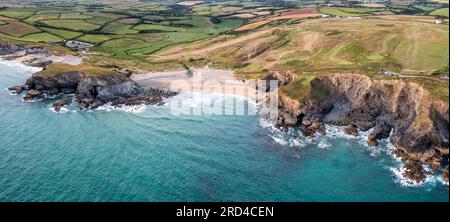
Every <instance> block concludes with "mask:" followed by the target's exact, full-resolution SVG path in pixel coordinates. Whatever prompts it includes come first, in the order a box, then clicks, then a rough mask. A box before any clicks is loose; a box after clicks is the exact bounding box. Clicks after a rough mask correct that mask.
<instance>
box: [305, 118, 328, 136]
mask: <svg viewBox="0 0 450 222" xmlns="http://www.w3.org/2000/svg"><path fill="white" fill-rule="evenodd" d="M300 131H301V132H302V134H303V135H304V136H306V137H311V136H314V135H315V134H316V133H319V134H321V135H325V134H326V130H325V125H324V124H323V123H322V122H318V121H314V120H306V119H305V120H303V121H302V127H301V128H300Z"/></svg>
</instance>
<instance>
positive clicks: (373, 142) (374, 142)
mask: <svg viewBox="0 0 450 222" xmlns="http://www.w3.org/2000/svg"><path fill="white" fill-rule="evenodd" d="M367 145H369V146H371V147H376V146H378V141H377V140H376V139H373V138H369V139H368V140H367Z"/></svg>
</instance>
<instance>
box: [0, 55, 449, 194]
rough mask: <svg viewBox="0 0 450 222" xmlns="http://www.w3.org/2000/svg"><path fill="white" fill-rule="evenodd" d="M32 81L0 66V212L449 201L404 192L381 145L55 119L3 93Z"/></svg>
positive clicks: (330, 131)
mask: <svg viewBox="0 0 450 222" xmlns="http://www.w3.org/2000/svg"><path fill="white" fill-rule="evenodd" d="M38 70H39V69H37V68H30V67H26V66H23V65H21V64H19V63H16V62H13V61H0V88H1V89H2V90H1V91H0V100H1V101H2V106H1V107H0V115H1V117H0V144H1V145H0V164H1V167H0V174H1V177H0V201H242V200H246V201H330V200H333V201H448V200H449V199H448V195H449V193H448V186H445V185H443V184H442V182H441V181H440V180H439V178H438V177H431V178H430V179H429V181H428V182H426V184H424V185H421V186H416V187H407V186H405V184H402V180H400V179H399V178H396V176H395V172H394V171H393V169H395V168H396V167H398V166H399V165H400V162H398V161H397V160H395V159H394V158H392V157H391V156H390V155H389V154H388V153H387V152H386V150H388V149H389V147H390V146H391V145H390V144H389V143H388V142H386V141H380V146H379V147H377V148H370V147H368V146H367V145H366V144H367V141H366V138H364V136H363V135H362V136H360V137H357V138H349V137H348V136H344V135H343V133H341V131H339V129H337V128H335V127H327V135H326V136H321V137H318V138H315V139H314V141H307V140H306V139H304V138H302V137H301V136H300V135H299V134H297V133H294V135H288V134H286V133H282V132H279V131H277V130H274V129H272V128H270V127H263V126H261V123H260V119H259V117H258V116H174V115H172V114H171V113H170V110H169V108H168V106H148V107H145V108H142V109H139V110H133V112H127V111H126V110H115V111H110V110H99V111H80V110H79V109H77V107H69V109H68V112H65V113H55V112H52V111H51V110H50V107H51V105H52V102H53V101H51V100H49V101H43V102H23V101H22V100H21V97H20V96H18V95H11V94H10V93H9V92H8V90H6V89H7V88H8V87H10V86H12V85H17V84H22V83H23V82H25V80H26V79H27V78H28V77H29V76H30V75H31V74H32V73H33V72H36V71H38ZM180 99H182V100H183V99H186V95H179V96H175V97H174V98H171V99H169V100H167V101H166V102H167V103H168V104H170V103H171V102H176V101H178V100H180ZM128 111H129V110H128ZM375 175H376V176H375Z"/></svg>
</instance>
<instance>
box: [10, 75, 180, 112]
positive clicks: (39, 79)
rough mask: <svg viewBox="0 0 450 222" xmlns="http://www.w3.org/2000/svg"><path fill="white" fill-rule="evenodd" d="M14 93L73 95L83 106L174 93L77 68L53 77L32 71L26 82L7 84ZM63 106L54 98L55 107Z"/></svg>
mask: <svg viewBox="0 0 450 222" xmlns="http://www.w3.org/2000/svg"><path fill="white" fill-rule="evenodd" d="M10 90H11V91H12V92H15V93H21V92H22V91H24V90H27V94H26V95H25V97H24V99H25V100H29V99H40V98H45V97H46V96H56V95H58V94H60V93H62V94H75V101H76V102H78V103H80V104H82V105H83V106H84V107H85V108H93V109H95V108H97V107H99V106H101V105H103V104H106V103H109V102H111V103H112V105H115V106H117V105H137V104H160V103H162V99H163V97H170V96H173V95H175V93H172V92H166V91H163V90H159V89H143V88H142V87H141V86H140V85H139V84H137V83H136V82H135V81H133V80H131V79H130V78H128V77H127V76H124V75H120V74H117V75H90V74H89V73H83V72H79V71H70V72H62V73H59V74H56V75H53V76H46V75H43V74H42V73H41V72H38V73H35V74H33V76H32V77H30V78H29V79H28V80H27V82H26V84H24V85H22V86H15V87H11V88H10ZM61 105H62V106H64V105H67V101H65V100H64V101H57V102H56V103H55V104H54V107H55V108H60V106H61Z"/></svg>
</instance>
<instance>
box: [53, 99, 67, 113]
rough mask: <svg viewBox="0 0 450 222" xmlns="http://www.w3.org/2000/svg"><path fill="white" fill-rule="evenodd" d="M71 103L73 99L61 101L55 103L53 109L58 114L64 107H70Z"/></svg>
mask: <svg viewBox="0 0 450 222" xmlns="http://www.w3.org/2000/svg"><path fill="white" fill-rule="evenodd" d="M70 103H72V100H71V99H61V100H58V101H56V102H55V103H53V105H52V107H53V109H54V110H55V111H56V112H60V111H61V108H62V107H64V106H68V105H70Z"/></svg>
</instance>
